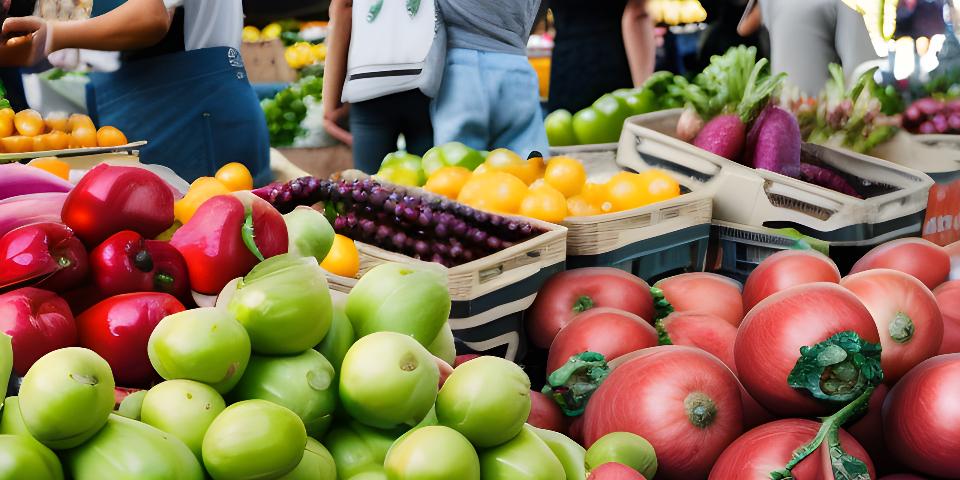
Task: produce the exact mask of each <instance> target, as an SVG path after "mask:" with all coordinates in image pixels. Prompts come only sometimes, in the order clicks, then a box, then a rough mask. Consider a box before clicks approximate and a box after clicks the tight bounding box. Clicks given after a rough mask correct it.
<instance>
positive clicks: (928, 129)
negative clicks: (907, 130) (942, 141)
mask: <svg viewBox="0 0 960 480" xmlns="http://www.w3.org/2000/svg"><path fill="white" fill-rule="evenodd" d="M917 131H919V132H920V133H922V134H925V135H930V134H934V133H937V127H935V126H933V122H932V121H930V120H927V121H926V122H923V123H921V124H920V127H919V128H917Z"/></svg>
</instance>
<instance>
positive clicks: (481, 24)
mask: <svg viewBox="0 0 960 480" xmlns="http://www.w3.org/2000/svg"><path fill="white" fill-rule="evenodd" d="M438 3H439V4H440V14H441V16H442V17H443V21H444V23H445V24H446V26H447V47H448V48H469V49H472V50H481V51H486V52H500V53H514V54H518V55H526V54H527V38H528V37H529V36H530V30H531V29H532V28H533V22H534V21H536V18H537V11H538V10H539V8H540V0H439V2H438Z"/></svg>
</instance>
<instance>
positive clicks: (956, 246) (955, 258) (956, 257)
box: [943, 242, 960, 280]
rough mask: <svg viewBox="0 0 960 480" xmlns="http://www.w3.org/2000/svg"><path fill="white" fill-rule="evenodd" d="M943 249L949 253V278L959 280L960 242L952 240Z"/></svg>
mask: <svg viewBox="0 0 960 480" xmlns="http://www.w3.org/2000/svg"><path fill="white" fill-rule="evenodd" d="M943 249H944V250H945V251H946V252H947V255H950V280H960V242H953V243H951V244H950V245H947V246H946V247H943Z"/></svg>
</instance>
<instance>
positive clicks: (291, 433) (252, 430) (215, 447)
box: [202, 400, 307, 480]
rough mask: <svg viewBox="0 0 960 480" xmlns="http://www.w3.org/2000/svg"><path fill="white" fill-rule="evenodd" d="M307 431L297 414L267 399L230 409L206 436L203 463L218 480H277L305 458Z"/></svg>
mask: <svg viewBox="0 0 960 480" xmlns="http://www.w3.org/2000/svg"><path fill="white" fill-rule="evenodd" d="M306 445H307V431H306V429H305V428H304V426H303V421H302V420H300V417H298V416H297V414H295V413H293V412H291V411H290V410H288V409H287V408H284V407H281V406H280V405H277V404H275V403H273V402H268V401H266V400H245V401H242V402H238V403H235V404H233V405H230V406H229V407H227V409H226V410H224V411H223V412H222V413H220V415H219V416H217V418H216V419H215V420H214V421H213V423H212V424H210V428H208V429H207V434H206V435H204V437H203V448H202V450H203V464H204V465H205V466H206V467H207V473H209V474H210V476H212V477H213V478H214V479H215V480H222V479H231V480H246V479H251V480H252V479H260V478H275V477H279V476H281V475H286V474H288V473H290V472H291V471H293V469H294V468H296V466H297V464H299V463H300V460H302V459H303V452H304V449H305V448H306Z"/></svg>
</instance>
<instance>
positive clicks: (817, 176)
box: [800, 163, 863, 198]
mask: <svg viewBox="0 0 960 480" xmlns="http://www.w3.org/2000/svg"><path fill="white" fill-rule="evenodd" d="M800 179H801V180H803V181H804V182H807V183H812V184H814V185H819V186H821V187H824V188H829V189H830V190H833V191H835V192H840V193H843V194H845V195H850V196H851V197H854V198H863V197H861V196H860V194H859V193H857V191H856V190H854V189H853V186H852V185H850V183H849V182H847V181H846V180H845V179H844V178H843V177H841V176H840V175H837V174H836V173H834V172H832V171H830V170H827V169H826V168H823V167H818V166H816V165H810V164H809V163H804V164H801V165H800Z"/></svg>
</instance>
